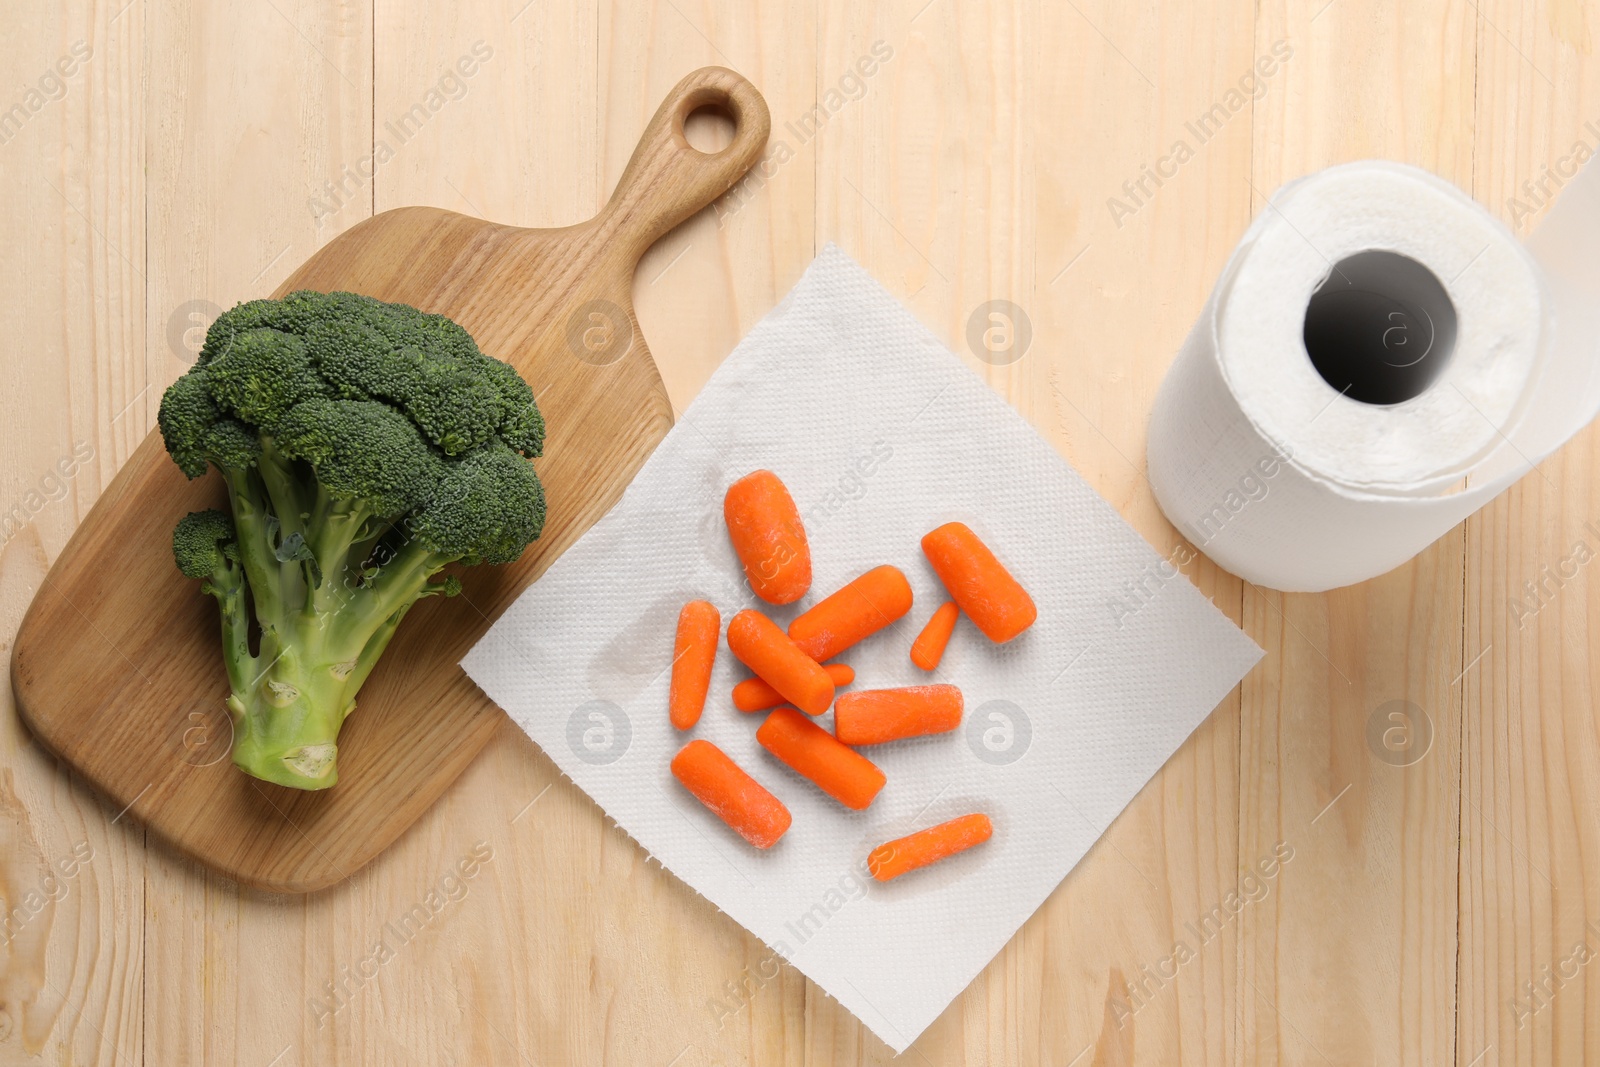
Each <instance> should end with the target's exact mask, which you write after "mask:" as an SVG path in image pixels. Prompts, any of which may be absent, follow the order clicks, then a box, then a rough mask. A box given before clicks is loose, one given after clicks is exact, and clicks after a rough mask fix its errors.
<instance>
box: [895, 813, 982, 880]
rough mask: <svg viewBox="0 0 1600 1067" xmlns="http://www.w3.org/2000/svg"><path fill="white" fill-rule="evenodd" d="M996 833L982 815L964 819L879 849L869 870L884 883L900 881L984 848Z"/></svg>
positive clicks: (943, 823) (958, 818) (919, 831)
mask: <svg viewBox="0 0 1600 1067" xmlns="http://www.w3.org/2000/svg"><path fill="white" fill-rule="evenodd" d="M992 833H994V824H993V823H991V822H990V821H989V816H987V815H984V814H983V813H982V812H979V813H976V814H973V815H961V816H958V817H957V818H954V819H951V820H950V821H949V822H942V823H940V824H939V825H938V826H930V827H928V828H927V829H926V830H918V831H917V832H916V833H914V834H908V835H907V836H905V837H901V838H897V839H896V840H894V841H890V842H889V843H887V844H883V845H879V846H878V847H877V848H875V849H873V850H872V851H871V852H869V853H868V854H867V870H868V871H870V872H871V873H872V877H874V878H876V879H877V880H878V881H880V882H887V881H889V879H891V878H898V877H900V876H901V875H902V874H905V873H906V872H907V871H914V870H916V869H917V868H918V867H926V866H927V865H928V864H930V863H937V862H939V861H940V860H942V859H944V858H945V857H946V856H954V855H955V854H956V853H957V852H965V851H966V850H967V849H969V848H971V847H972V846H973V845H981V844H983V843H984V842H985V841H987V840H989V835H990V834H992Z"/></svg>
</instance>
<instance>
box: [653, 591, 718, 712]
mask: <svg viewBox="0 0 1600 1067" xmlns="http://www.w3.org/2000/svg"><path fill="white" fill-rule="evenodd" d="M721 636H722V615H721V614H719V613H718V611H717V609H716V608H715V607H714V606H712V605H711V604H708V603H706V602H705V601H704V600H691V601H689V602H688V603H687V604H685V605H684V606H683V610H682V611H680V612H678V639H677V642H676V644H675V646H674V648H673V652H672V687H671V688H670V689H669V690H668V695H667V707H668V708H669V709H670V711H671V716H672V725H674V726H676V727H677V728H678V729H680V730H687V729H689V727H691V726H693V725H694V724H695V723H697V722H699V721H700V712H701V711H703V710H704V709H705V706H706V690H707V689H710V688H711V665H712V664H713V663H715V662H716V659H717V641H718V639H719V638H720V637H721Z"/></svg>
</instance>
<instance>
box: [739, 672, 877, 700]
mask: <svg viewBox="0 0 1600 1067" xmlns="http://www.w3.org/2000/svg"><path fill="white" fill-rule="evenodd" d="M822 669H823V670H825V671H827V672H828V677H829V678H832V679H833V687H834V688H835V689H838V688H839V687H840V686H842V685H849V684H850V683H851V682H853V681H855V680H856V672H855V671H853V670H851V669H850V668H849V667H846V666H845V665H844V664H843V663H824V664H823V665H822ZM782 703H783V694H782V693H780V692H778V691H777V690H776V689H774V688H772V686H770V685H768V684H767V683H766V682H763V681H762V680H761V679H760V678H746V679H745V680H744V681H742V682H740V683H739V684H738V685H736V686H734V687H733V706H734V707H736V708H738V709H739V710H740V711H766V710H767V709H768V708H775V707H777V706H778V705H779V704H782Z"/></svg>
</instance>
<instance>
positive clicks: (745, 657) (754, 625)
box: [728, 608, 833, 715]
mask: <svg viewBox="0 0 1600 1067" xmlns="http://www.w3.org/2000/svg"><path fill="white" fill-rule="evenodd" d="M728 647H729V648H731V649H732V650H733V654H734V655H735V656H737V657H739V662H740V663H743V664H744V665H745V666H746V667H749V668H750V669H751V670H753V671H755V672H756V673H757V674H759V675H760V676H761V678H762V680H763V681H765V682H766V683H767V684H768V685H770V686H772V688H774V689H776V690H777V691H778V692H779V693H781V694H782V695H783V699H785V700H787V701H788V702H789V703H791V704H793V705H794V706H795V707H797V708H799V709H800V710H801V711H803V712H805V713H806V714H807V715H821V714H822V713H823V712H825V711H827V710H828V705H830V704H832V703H833V679H832V678H830V677H829V676H828V672H827V671H825V670H823V669H822V667H821V666H819V665H818V663H817V661H816V660H814V659H812V658H811V657H810V656H807V655H806V654H805V653H804V652H802V651H800V650H799V649H798V648H796V647H795V643H794V642H793V641H791V640H789V638H788V637H787V636H785V634H784V632H783V631H782V630H780V629H778V624H777V623H775V622H773V621H772V620H771V619H769V618H767V617H766V616H765V615H763V614H761V612H759V611H751V610H750V609H749V608H746V609H745V610H744V611H741V612H739V614H737V615H735V616H734V617H733V621H732V622H730V623H728Z"/></svg>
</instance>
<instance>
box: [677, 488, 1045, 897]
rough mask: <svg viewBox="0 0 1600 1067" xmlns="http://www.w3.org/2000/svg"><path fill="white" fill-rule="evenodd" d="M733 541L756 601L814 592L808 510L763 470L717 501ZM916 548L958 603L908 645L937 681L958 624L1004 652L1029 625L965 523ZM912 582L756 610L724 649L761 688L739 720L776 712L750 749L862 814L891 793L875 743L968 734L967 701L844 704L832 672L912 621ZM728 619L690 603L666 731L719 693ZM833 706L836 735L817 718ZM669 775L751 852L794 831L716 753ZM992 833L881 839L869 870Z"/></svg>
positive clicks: (1008, 579)
mask: <svg viewBox="0 0 1600 1067" xmlns="http://www.w3.org/2000/svg"><path fill="white" fill-rule="evenodd" d="M723 515H724V517H725V519H726V520H727V524H728V536H729V539H730V540H731V541H732V542H733V547H734V550H735V551H736V552H737V553H738V555H739V561H740V563H741V564H743V566H744V572H745V576H746V577H747V578H748V579H749V582H750V587H751V589H753V590H754V591H755V593H756V595H757V596H759V597H760V598H761V599H762V600H765V601H766V602H767V603H769V604H778V605H782V604H792V603H794V602H795V601H797V600H799V599H800V598H801V597H803V596H805V594H806V593H807V591H809V590H810V588H811V549H810V546H809V544H808V543H807V541H806V533H805V528H804V526H802V525H801V522H800V512H799V510H798V509H797V508H796V507H795V503H794V499H793V497H791V496H790V495H789V490H788V489H787V488H786V487H785V486H784V484H783V482H782V481H781V480H780V479H779V478H778V476H777V475H776V474H774V473H772V472H771V471H767V470H760V471H756V472H754V473H752V474H749V475H746V476H745V477H743V478H741V479H739V480H738V481H737V482H735V483H734V484H733V485H732V486H731V487H730V488H729V489H728V492H727V496H726V497H725V499H724V501H723ZM922 551H923V554H924V555H926V556H927V558H928V562H929V563H930V564H932V566H933V570H934V573H935V574H937V575H938V576H939V580H940V581H941V582H942V583H943V584H944V587H945V589H946V590H947V591H948V592H949V594H950V600H949V602H947V603H945V604H942V605H940V607H939V608H938V610H936V611H935V612H934V613H933V615H932V616H931V617H930V618H929V619H928V622H927V624H926V625H925V626H924V627H923V628H922V632H921V633H920V634H918V635H917V638H916V640H915V641H913V642H912V644H911V650H910V656H911V662H912V663H914V664H916V666H917V667H919V668H921V669H922V670H924V671H933V670H935V669H936V668H937V667H938V666H939V662H940V660H941V659H943V657H944V652H945V648H946V646H948V644H949V643H950V639H951V636H952V634H953V633H954V632H955V625H956V621H957V619H959V618H960V616H961V615H962V614H965V615H966V616H967V617H968V618H969V619H971V620H972V622H973V624H974V625H975V626H976V627H977V628H978V630H979V632H981V633H982V634H983V635H984V636H985V637H987V638H988V639H989V640H991V641H995V642H1005V641H1009V640H1011V639H1012V638H1014V637H1016V636H1017V635H1018V634H1020V633H1022V632H1023V631H1024V630H1026V629H1027V628H1028V627H1029V626H1031V625H1033V621H1034V619H1035V618H1036V617H1037V615H1038V612H1037V610H1036V609H1035V607H1034V604H1033V599H1032V598H1031V597H1029V596H1028V593H1027V591H1026V590H1025V589H1023V588H1022V586H1021V585H1020V584H1019V583H1018V582H1017V580H1016V579H1015V578H1013V577H1012V576H1011V572H1009V571H1008V570H1006V568H1005V565H1004V564H1002V563H1001V562H1000V561H999V560H998V559H996V558H995V555H994V553H993V552H991V551H990V550H989V547H988V546H987V545H985V544H984V543H983V542H982V541H981V540H979V538H978V536H977V534H975V533H973V532H972V530H971V529H969V528H968V527H967V526H966V525H964V524H962V523H959V522H950V523H946V524H945V525H943V526H940V527H939V528H938V529H936V530H934V531H932V532H931V533H929V534H927V535H926V536H925V537H923V538H922ZM911 599H912V598H911V584H910V583H909V582H907V581H906V576H905V575H904V574H903V573H901V571H900V569H899V568H897V567H893V566H890V565H888V564H885V565H883V566H880V567H874V568H873V569H872V570H869V571H867V572H866V573H865V574H863V575H861V576H860V577H858V578H856V579H854V580H853V581H851V582H849V583H848V584H846V585H845V586H844V587H843V588H841V589H839V590H837V591H836V592H834V593H832V594H831V595H829V596H827V597H825V598H823V599H822V600H820V601H818V602H817V603H816V605H815V606H813V607H812V608H810V609H809V610H808V611H806V612H804V613H803V614H801V615H799V616H797V617H796V618H795V619H794V621H793V622H791V623H790V624H789V627H788V630H787V631H785V630H783V629H782V628H780V627H779V626H778V624H777V623H775V622H773V621H772V620H771V619H769V618H768V617H767V616H766V615H764V614H762V613H761V612H759V611H754V610H750V609H746V610H744V611H741V612H739V613H738V614H736V615H734V617H733V618H732V619H731V620H729V622H728V631H727V637H728V648H729V649H730V650H731V651H732V652H733V654H734V656H735V657H736V658H737V659H738V660H739V662H741V663H743V664H744V665H745V666H746V667H748V668H750V670H751V671H753V672H754V674H755V677H753V678H750V679H748V680H746V681H743V682H740V683H739V684H738V685H736V686H734V687H733V706H734V707H735V708H737V709H738V710H739V711H741V712H761V711H766V712H768V714H767V717H766V720H765V721H764V722H762V724H761V726H760V727H759V728H758V729H757V730H756V741H757V742H758V743H759V744H760V745H761V746H762V747H763V748H765V749H766V750H767V751H768V752H771V753H772V754H773V755H774V756H776V757H777V758H778V759H779V760H781V761H782V762H783V763H785V764H787V765H788V766H789V767H791V768H792V769H793V770H795V771H796V772H797V773H799V774H800V775H801V776H803V777H805V778H807V779H809V780H810V781H811V782H812V783H813V784H814V785H816V787H817V788H818V789H821V790H822V791H823V792H824V793H826V794H828V796H830V797H832V798H833V799H834V800H836V801H838V802H839V803H840V804H842V805H844V806H845V807H847V808H850V809H852V810H856V811H860V810H862V809H865V808H866V807H868V806H869V805H871V803H872V802H873V800H874V799H876V797H877V796H878V793H879V792H880V791H881V790H882V789H883V787H884V785H885V783H886V782H887V777H886V776H885V775H884V773H883V771H881V770H880V769H879V768H878V767H877V766H876V765H875V764H874V763H873V762H872V761H871V760H870V759H868V758H867V757H866V756H863V755H862V754H861V753H860V752H858V751H856V750H857V749H858V748H860V747H863V746H868V745H879V744H883V743H884V742H887V741H898V740H902V739H904V738H908V737H919V736H923V735H926V734H938V733H947V732H949V731H951V730H954V729H955V728H956V727H958V726H959V725H960V724H961V713H962V707H963V701H962V695H961V690H960V689H958V688H957V687H955V686H953V685H913V686H905V687H902V688H898V689H865V690H858V691H853V692H849V693H840V692H839V690H840V689H841V688H843V687H844V686H847V685H850V684H851V683H853V682H854V681H855V672H854V671H853V670H851V669H850V668H849V667H848V666H846V665H845V664H842V663H830V662H828V661H829V660H832V659H833V657H835V656H837V655H839V654H840V653H842V652H844V651H845V650H847V649H849V648H850V647H851V646H853V645H855V644H857V643H858V642H860V641H862V640H864V639H866V638H867V637H870V636H871V635H873V634H875V633H877V632H878V631H879V630H882V629H883V628H884V627H886V626H889V625H891V624H892V623H894V622H896V621H898V620H899V619H901V618H903V617H905V616H906V615H907V614H908V613H909V612H910V611H911ZM721 633H722V615H721V613H719V612H718V611H717V609H716V607H715V606H714V605H712V604H710V603H707V602H706V601H704V600H693V601H690V602H689V603H687V604H685V605H684V606H683V610H682V612H680V613H679V615H678V631H677V641H676V647H675V649H674V655H673V661H672V683H671V689H670V694H669V697H668V703H669V711H670V715H671V719H672V725H673V726H675V727H676V728H677V729H679V730H689V729H692V728H693V727H694V725H695V724H696V723H697V722H699V721H700V716H701V714H702V712H703V711H704V710H705V704H706V695H707V692H708V691H709V690H710V687H711V669H712V666H713V665H714V664H715V662H716V657H717V650H718V647H719V645H720V636H721ZM830 707H831V708H832V709H833V731H832V732H831V733H830V732H829V731H827V730H826V729H824V728H823V727H821V726H819V725H818V724H817V723H816V722H815V721H814V720H815V718H816V717H817V716H820V715H822V714H823V713H825V712H826V711H827V710H828V709H829V708H830ZM672 773H673V776H674V777H676V778H677V779H678V781H679V782H680V783H682V784H683V786H684V788H686V789H688V790H689V792H690V793H692V794H694V796H695V798H696V799H698V800H699V801H700V803H702V804H704V805H705V806H706V807H707V808H708V809H709V810H710V811H711V812H712V813H714V814H715V815H716V816H717V817H718V818H720V819H722V821H723V822H725V823H727V824H728V825H729V826H730V827H732V828H733V829H734V830H735V831H737V832H738V833H739V835H740V836H742V837H743V838H744V839H745V840H746V841H748V842H750V844H752V845H754V846H755V847H756V848H763V849H764V848H771V847H772V846H773V845H774V844H776V843H777V841H778V839H779V838H781V837H782V836H783V835H784V833H785V832H787V831H788V829H789V826H790V824H791V822H792V821H793V820H792V818H791V816H790V814H789V809H788V808H786V807H785V806H784V804H783V802H782V801H781V800H779V799H778V798H777V797H775V796H773V795H772V793H771V792H770V791H769V790H768V789H767V788H766V787H764V786H763V785H761V783H760V782H757V781H756V780H755V779H754V778H752V777H751V776H750V775H749V774H748V773H747V772H746V771H745V770H744V769H743V768H741V767H740V766H739V765H738V764H737V763H735V762H734V761H733V760H732V759H731V758H729V757H728V755H727V754H726V753H724V752H723V751H722V750H721V749H719V748H718V747H717V746H716V745H713V744H712V743H711V742H709V741H705V740H694V741H690V742H689V743H688V744H686V745H684V746H683V748H682V749H681V750H680V751H679V752H678V754H677V755H676V756H674V757H673V759H672ZM993 832H994V827H993V824H992V823H991V822H990V820H989V817H988V816H987V815H985V814H983V813H982V812H974V813H972V814H969V815H962V816H960V817H959V818H955V819H951V820H950V821H948V822H944V823H940V824H939V825H937V826H930V827H928V828H926V829H923V830H919V831H917V832H916V833H914V834H910V835H909V836H906V837H902V838H899V839H897V840H894V841H889V842H886V843H884V844H882V845H879V846H878V847H877V848H874V849H873V850H872V851H871V852H870V853H869V854H868V856H867V869H868V871H870V872H871V874H872V876H873V877H874V878H876V879H878V880H879V881H882V882H887V881H889V880H890V879H892V878H898V877H899V876H900V875H902V874H905V873H907V872H908V871H914V870H916V869H918V868H920V867H926V866H927V865H928V864H930V863H935V862H937V861H938V860H941V859H944V858H945V857H947V856H953V855H955V854H956V853H958V852H962V851H965V850H966V849H969V848H972V847H973V846H974V845H978V844H982V843H983V842H984V841H987V840H988V839H989V836H990V834H992V833H993Z"/></svg>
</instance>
